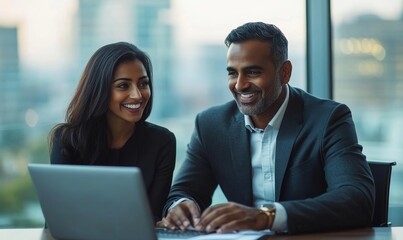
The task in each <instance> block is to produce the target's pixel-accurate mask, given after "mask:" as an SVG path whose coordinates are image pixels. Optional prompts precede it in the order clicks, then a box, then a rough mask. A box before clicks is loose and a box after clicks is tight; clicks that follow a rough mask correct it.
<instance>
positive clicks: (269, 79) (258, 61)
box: [227, 40, 282, 117]
mask: <svg viewBox="0 0 403 240" xmlns="http://www.w3.org/2000/svg"><path fill="white" fill-rule="evenodd" d="M270 51H271V47H270V45H269V44H268V43H267V42H263V41H258V40H248V41H245V42H241V43H232V44H231V45H230V46H229V48H228V52H227V71H228V87H229V89H230V91H231V92H232V94H233V96H234V98H235V101H236V102H237V104H238V108H239V110H240V111H241V112H242V113H243V114H245V115H250V116H256V117H258V116H259V115H267V114H270V113H269V112H270V106H272V105H273V103H274V102H275V101H276V100H277V98H278V97H279V95H280V93H281V90H282V80H281V77H280V74H279V72H280V71H276V68H275V65H274V62H273V61H272V59H271V58H270ZM275 111H277V109H276V110H275Z"/></svg>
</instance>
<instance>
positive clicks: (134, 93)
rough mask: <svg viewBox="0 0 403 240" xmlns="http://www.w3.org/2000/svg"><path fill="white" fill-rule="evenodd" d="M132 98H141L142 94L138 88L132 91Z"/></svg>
mask: <svg viewBox="0 0 403 240" xmlns="http://www.w3.org/2000/svg"><path fill="white" fill-rule="evenodd" d="M130 98H135V99H138V98H141V92H140V90H139V89H138V88H137V87H133V88H132V89H131V91H130Z"/></svg>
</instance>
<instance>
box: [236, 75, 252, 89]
mask: <svg viewBox="0 0 403 240" xmlns="http://www.w3.org/2000/svg"><path fill="white" fill-rule="evenodd" d="M248 87H249V81H248V80H247V79H246V78H245V77H244V76H242V75H239V76H238V79H237V81H236V84H235V89H236V90H237V91H238V92H241V91H242V90H244V89H247V88H248Z"/></svg>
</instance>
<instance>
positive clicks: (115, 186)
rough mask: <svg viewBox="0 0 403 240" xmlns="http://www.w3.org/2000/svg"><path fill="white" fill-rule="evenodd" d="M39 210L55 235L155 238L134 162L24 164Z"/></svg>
mask: <svg viewBox="0 0 403 240" xmlns="http://www.w3.org/2000/svg"><path fill="white" fill-rule="evenodd" d="M28 170H29V173H30V175H31V179H32V182H33V184H34V186H35V189H36V192H37V195H38V198H39V202H40V205H41V208H42V212H43V215H44V218H45V221H46V225H47V227H48V228H49V231H50V233H51V235H52V236H53V237H54V238H58V239H80V240H83V239H97V240H100V239H108V240H110V239H132V240H133V239H139V240H144V239H150V240H154V239H157V236H156V233H155V229H154V222H153V217H152V214H151V209H150V206H149V203H148V198H147V194H146V191H145V187H144V184H143V179H142V176H141V172H140V170H139V169H138V168H136V167H106V166H76V165H50V164H29V165H28Z"/></svg>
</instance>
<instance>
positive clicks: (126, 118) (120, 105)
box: [49, 42, 176, 220]
mask: <svg viewBox="0 0 403 240" xmlns="http://www.w3.org/2000/svg"><path fill="white" fill-rule="evenodd" d="M152 92H153V90H152V65H151V61H150V59H149V57H148V56H147V54H146V53H145V52H143V51H141V50H140V49H138V48H137V47H136V46H134V45H133V44H130V43H126V42H118V43H113V44H108V45H105V46H103V47H101V48H100V49H98V50H97V51H96V52H95V53H94V55H93V56H92V57H91V59H90V60H89V62H88V63H87V66H86V68H85V70H84V72H83V74H82V76H81V79H80V81H79V83H78V86H77V89H76V91H75V94H74V96H73V99H72V101H71V102H70V104H69V106H68V109H67V112H66V122H65V123H60V124H58V125H56V126H55V127H54V128H53V129H52V130H51V132H50V134H49V149H50V162H51V163H52V164H76V165H104V166H137V167H139V168H140V169H141V171H142V175H143V178H144V183H145V185H146V186H145V187H146V189H147V192H148V197H149V200H150V205H151V208H152V212H153V214H154V217H155V220H158V219H160V218H161V213H162V208H163V205H164V203H165V201H166V198H167V195H168V192H169V189H170V186H171V182H172V175H173V170H174V167H175V157H176V139H175V136H174V134H173V133H172V132H170V131H169V130H168V129H166V128H164V127H161V126H158V125H155V124H152V123H149V122H147V121H146V119H147V118H148V116H149V115H150V113H151V108H152ZM116 197H119V196H116Z"/></svg>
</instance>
